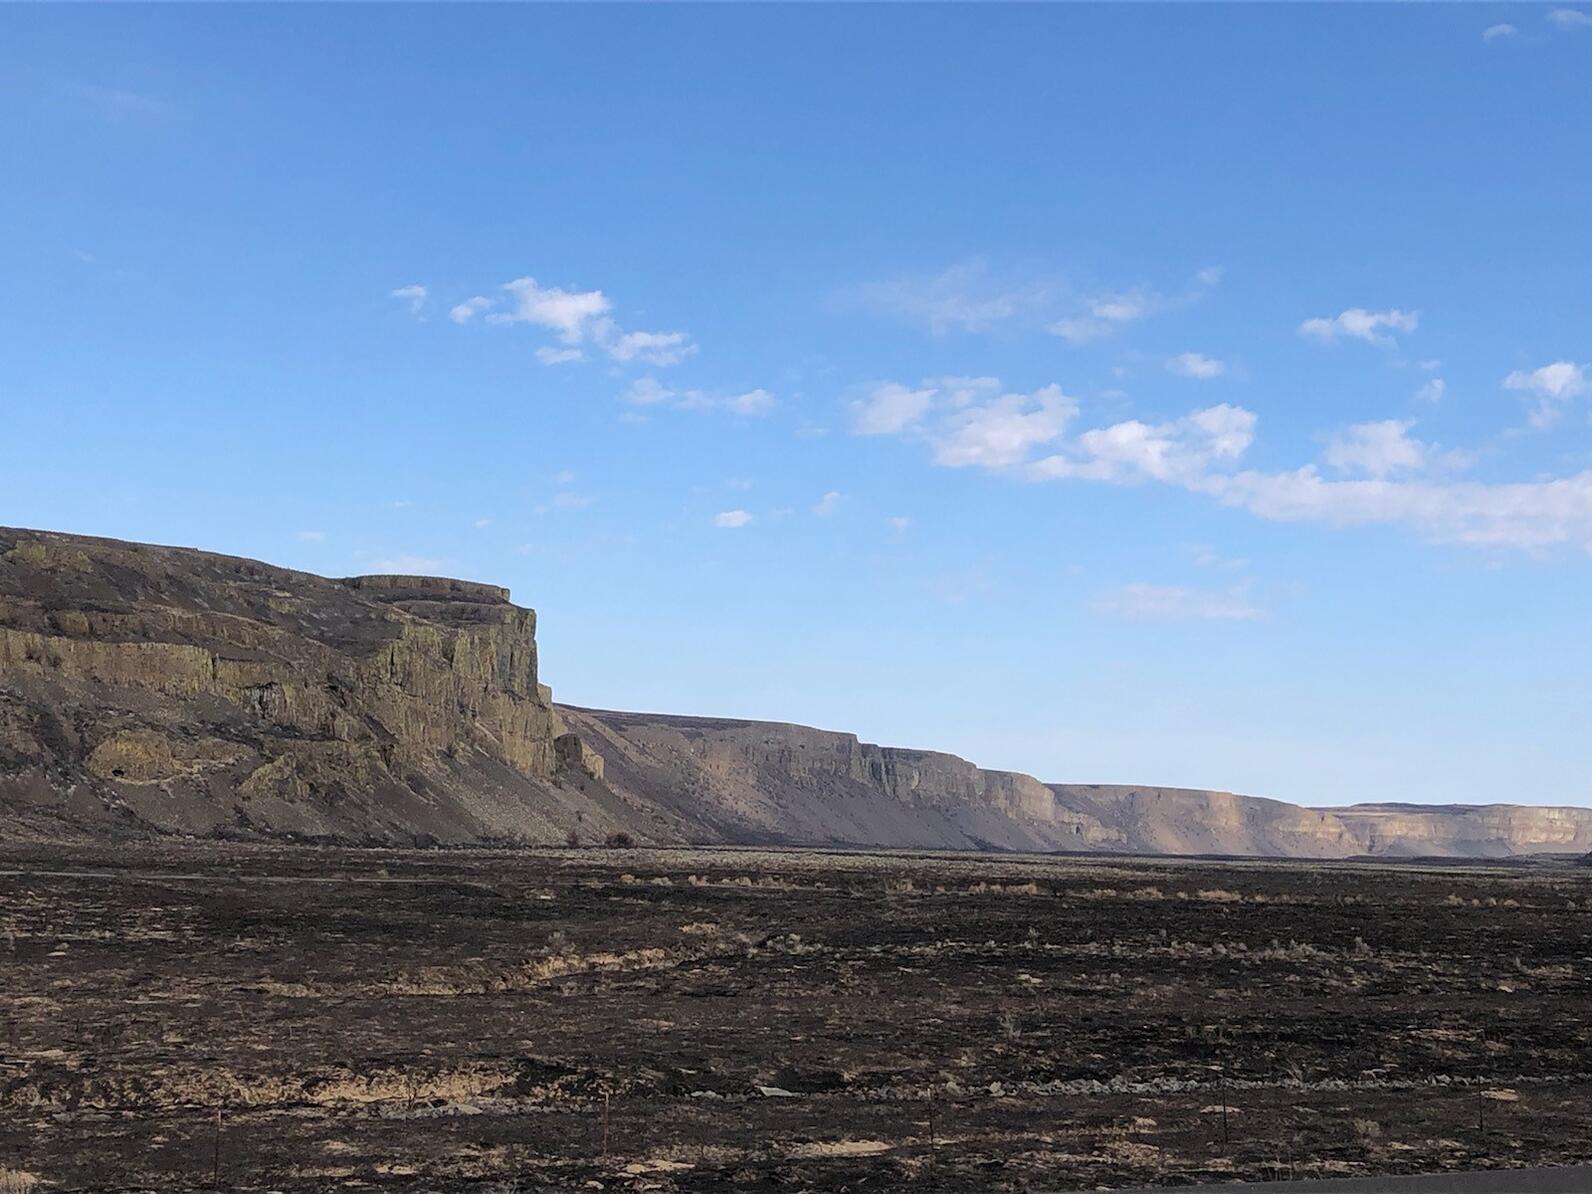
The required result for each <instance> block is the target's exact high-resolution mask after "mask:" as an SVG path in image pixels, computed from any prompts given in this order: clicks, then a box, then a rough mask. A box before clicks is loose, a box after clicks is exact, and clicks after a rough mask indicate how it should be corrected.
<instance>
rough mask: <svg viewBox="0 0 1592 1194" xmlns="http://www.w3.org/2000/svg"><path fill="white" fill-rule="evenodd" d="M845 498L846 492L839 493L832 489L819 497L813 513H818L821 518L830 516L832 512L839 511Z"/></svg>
mask: <svg viewBox="0 0 1592 1194" xmlns="http://www.w3.org/2000/svg"><path fill="white" fill-rule="evenodd" d="M844 500H845V495H844V494H841V493H838V492H836V491H835V490H833V489H831V490H830V491H829V492H828V493H826V494H824V496H823V497H821V498H819V499H818V504H817V505H816V506H814V507H813V513H814V514H816V515H818V517H819V518H828V517H829V516H830V515H831V514H836V513H838V512H839V510H840V503H841V502H842V501H844Z"/></svg>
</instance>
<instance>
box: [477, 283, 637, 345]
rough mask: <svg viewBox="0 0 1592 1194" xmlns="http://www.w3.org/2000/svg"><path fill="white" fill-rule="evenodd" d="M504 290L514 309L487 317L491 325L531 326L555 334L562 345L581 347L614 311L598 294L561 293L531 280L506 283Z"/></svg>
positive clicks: (597, 292) (592, 292) (595, 292)
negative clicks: (510, 296)
mask: <svg viewBox="0 0 1592 1194" xmlns="http://www.w3.org/2000/svg"><path fill="white" fill-rule="evenodd" d="M503 289H504V290H506V291H508V292H509V294H510V295H512V296H513V301H514V309H513V310H512V311H510V312H508V313H506V314H499V315H492V316H489V317H488V318H490V319H491V321H492V322H493V323H529V324H534V325H536V326H537V327H543V328H547V329H548V330H549V331H551V332H553V333H555V334H556V335H557V336H558V338H559V339H560V340H561V341H563V342H564V343H565V344H580V343H581V342H583V341H585V340H586V339H588V338H589V337H591V336H592V335H594V334H596V333H597V332H599V331H600V330H601V327H602V321H603V320H605V319H606V317H607V315H608V312H609V311H611V310H612V309H613V304H612V303H611V302H609V301H608V296H607V295H605V294H604V293H603V292H602V291H600V290H578V291H572V290H561V289H560V288H558V287H556V286H543V285H541V284H540V283H539V282H537V280H536V279H535V278H531V277H525V278H515V279H514V281H512V282H505V283H504V284H503Z"/></svg>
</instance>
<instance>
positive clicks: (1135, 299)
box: [1050, 266, 1222, 344]
mask: <svg viewBox="0 0 1592 1194" xmlns="http://www.w3.org/2000/svg"><path fill="white" fill-rule="evenodd" d="M1221 279H1222V269H1221V267H1219V266H1210V267H1208V268H1206V269H1202V270H1200V271H1199V272H1198V273H1197V274H1195V275H1194V281H1193V283H1192V285H1190V286H1189V287H1187V288H1186V289H1185V290H1183V291H1182V292H1181V293H1179V294H1163V293H1161V292H1160V291H1157V290H1150V289H1146V288H1139V289H1134V290H1124V291H1117V292H1114V293H1108V294H1101V295H1096V296H1095V297H1093V298H1089V299H1086V300H1085V301H1084V303H1083V306H1082V309H1081V310H1079V311H1077V312H1075V313H1074V314H1071V315H1068V316H1067V317H1065V318H1063V319H1059V320H1057V321H1056V322H1055V323H1053V324H1051V325H1050V330H1051V332H1052V333H1054V334H1055V335H1057V336H1060V337H1061V338H1062V339H1063V340H1065V341H1067V343H1069V344H1088V343H1090V342H1091V341H1094V340H1103V339H1105V338H1106V337H1109V336H1114V335H1116V334H1117V333H1118V332H1121V331H1122V330H1124V329H1125V328H1127V327H1128V326H1130V325H1131V324H1135V323H1138V322H1139V321H1140V320H1142V319H1145V318H1147V317H1149V316H1151V315H1156V314H1159V313H1160V312H1163V311H1170V310H1173V309H1174V308H1177V307H1185V306H1187V305H1188V304H1190V303H1193V302H1196V301H1197V300H1198V299H1199V298H1200V297H1201V296H1202V295H1203V294H1204V293H1205V292H1206V291H1207V290H1209V289H1210V288H1212V287H1213V286H1216V285H1217V284H1218V283H1219V282H1220V281H1221Z"/></svg>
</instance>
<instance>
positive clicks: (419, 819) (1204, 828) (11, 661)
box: [0, 529, 1592, 858]
mask: <svg viewBox="0 0 1592 1194" xmlns="http://www.w3.org/2000/svg"><path fill="white" fill-rule="evenodd" d="M535 630H536V615H535V614H534V613H533V612H532V611H531V610H529V609H525V608H522V607H520V606H517V605H514V604H512V603H511V602H510V601H509V594H508V592H507V591H506V590H504V589H501V588H497V587H495V586H492V585H484V584H477V583H473V582H468V581H459V580H445V579H438V578H432V577H416V576H362V577H350V578H346V579H341V580H336V579H328V578H324V577H319V576H314V575H310V574H308V573H303V572H294V571H290V570H287V569H283V568H275V567H272V566H270V565H267V564H261V563H258V562H256V561H252V560H244V559H236V558H233V557H228V556H222V555H215V554H212V553H209V552H202V551H195V550H191V549H187V548H173V547H154V546H149V545H145V544H136V543H123V542H118V541H114V540H108V539H93V538H87V537H83V536H76V535H65V534H57V533H51V532H41V531H24V530H6V529H0V841H5V840H8V839H9V840H16V839H20V838H74V837H79V838H80V837H93V838H114V837H124V836H145V835H155V834H186V835H192V836H203V837H220V838H239V839H286V840H302V841H335V842H348V843H369V844H378V843H380V844H395V845H414V844H422V845H424V844H441V845H466V844H520V843H556V844H564V843H566V842H569V841H579V842H601V841H604V840H607V839H608V838H610V837H612V836H613V835H615V834H623V835H626V836H628V837H629V838H630V839H632V840H635V841H638V842H656V843H662V844H681V843H717V842H736V843H783V844H835V845H857V846H865V845H866V846H891V847H916V848H949V849H1005V850H1078V851H1106V852H1134V853H1165V854H1241V855H1260V856H1269V857H1310V858H1346V857H1354V856H1361V855H1375V856H1416V855H1446V856H1476V857H1506V856H1511V855H1518V854H1533V853H1563V854H1569V853H1586V852H1588V851H1592V809H1579V808H1538V807H1530V806H1516V805H1487V806H1475V807H1470V806H1453V805H1446V806H1424V805H1353V806H1349V807H1345V808H1322V809H1314V808H1304V807H1301V806H1298V805H1292V804H1286V803H1283V802H1281V801H1275V800H1266V799H1260V798H1255V797H1247V796H1238V795H1234V794H1232V793H1227V792H1208V791H1193V790H1185V789H1169V788H1135V787H1127V786H1110V785H1105V786H1102V785H1077V784H1047V783H1042V782H1040V781H1039V780H1037V779H1034V778H1033V777H1031V776H1027V775H1021V774H1018V773H1015V772H1006V771H988V770H984V769H982V768H979V767H975V766H974V765H973V764H971V763H969V762H967V761H965V760H963V759H959V758H957V757H955V756H953V755H947V754H940V753H935V752H932V751H921V750H905V749H898V748H892V747H880V746H873V745H869V744H867V743H863V742H859V741H858V740H857V738H856V737H854V736H853V735H850V734H842V733H834V732H830V731H825V730H815V729H809V728H806V727H802V726H792V725H784V724H778V723H769V722H747V721H732V720H724V719H712V718H693V717H671V716H665V715H654V714H635V713H614V712H604V711H598V710H592V709H580V708H573V707H568V706H559V705H555V704H553V702H552V696H551V691H550V690H549V689H548V688H547V687H546V686H545V685H544V684H542V683H541V682H540V678H539V677H538V675H537V657H536V638H535Z"/></svg>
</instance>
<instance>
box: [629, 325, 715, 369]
mask: <svg viewBox="0 0 1592 1194" xmlns="http://www.w3.org/2000/svg"><path fill="white" fill-rule="evenodd" d="M607 349H608V355H609V356H611V357H613V359H614V360H616V361H645V362H646V363H647V364H649V365H660V366H662V365H678V364H679V363H680V362H681V361H683V360H685V358H686V357H688V356H691V355H692V354H694V353H695V352H696V350H697V346H696V345H695V344H693V343H691V337H690V336H688V335H686V333H684V332H623V333H621V334H620V335H619V336H618V337H617V338H616V339H614V341H613V342H612V343H611V344H609V345H607Z"/></svg>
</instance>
